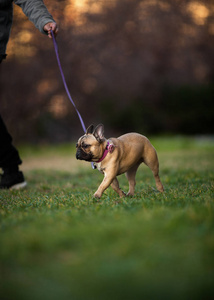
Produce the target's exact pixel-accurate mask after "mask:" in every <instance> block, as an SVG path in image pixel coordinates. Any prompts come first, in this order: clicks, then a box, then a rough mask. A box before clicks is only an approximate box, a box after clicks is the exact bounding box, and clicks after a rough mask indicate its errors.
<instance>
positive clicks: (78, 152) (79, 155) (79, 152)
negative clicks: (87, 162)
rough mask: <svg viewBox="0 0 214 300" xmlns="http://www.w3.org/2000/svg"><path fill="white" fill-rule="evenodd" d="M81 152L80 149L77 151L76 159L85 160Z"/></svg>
mask: <svg viewBox="0 0 214 300" xmlns="http://www.w3.org/2000/svg"><path fill="white" fill-rule="evenodd" d="M81 152H82V151H81V150H80V149H77V152H76V159H83V158H82V156H81Z"/></svg>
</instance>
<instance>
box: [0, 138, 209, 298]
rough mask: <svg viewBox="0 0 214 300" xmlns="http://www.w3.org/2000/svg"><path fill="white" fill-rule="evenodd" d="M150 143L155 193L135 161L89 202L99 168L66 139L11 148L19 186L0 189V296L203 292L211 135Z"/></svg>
mask: <svg viewBox="0 0 214 300" xmlns="http://www.w3.org/2000/svg"><path fill="white" fill-rule="evenodd" d="M151 141H152V143H153V145H154V146H155V148H156V149H157V151H158V155H159V161H160V176H161V180H162V183H163V185H164V187H165V192H164V194H160V193H157V192H156V191H155V182H154V179H153V176H152V173H151V171H150V170H149V169H148V168H147V167H146V166H143V165H142V166H141V167H140V168H139V170H138V173H137V185H136V195H135V196H134V197H132V198H128V197H126V198H123V199H122V200H121V201H120V202H119V200H120V198H118V196H117V195H116V193H115V192H114V191H113V190H112V189H111V188H109V189H108V190H107V191H106V192H105V193H104V195H103V196H102V198H101V200H100V202H96V201H95V200H94V199H93V197H92V195H93V193H94V192H95V190H96V188H97V186H98V185H99V183H100V182H101V180H102V174H100V173H99V172H98V171H97V170H92V169H91V166H90V163H86V162H81V161H76V159H75V148H74V145H62V146H58V147H50V146H43V147H39V146H37V147H30V146H23V147H21V148H20V150H21V154H22V159H23V161H24V163H23V165H22V170H23V171H24V172H25V177H26V180H27V181H28V187H27V189H25V190H23V191H0V228H1V231H0V299H2V300H13V299H14V300H19V299H21V300H22V299H23V300H25V299H26V300H37V299H40V300H43V299H46V300H49V299H52V300H55V299H60V300H64V299H75V300H92V299H99V300H116V299H117V300H120V299H122V300H125V299H127V300H128V299H130V300H132V299H146V300H147V299H148V300H149V299H164V300H165V299H182V300H184V299H188V300H189V299H191V300H192V299H203V300H204V299H213V297H214V296H213V295H214V140H212V139H202V138H200V139H194V138H184V137H173V138H153V139H151ZM119 181H120V185H121V187H122V189H123V190H124V191H128V184H127V181H126V178H125V176H123V175H122V176H120V177H119Z"/></svg>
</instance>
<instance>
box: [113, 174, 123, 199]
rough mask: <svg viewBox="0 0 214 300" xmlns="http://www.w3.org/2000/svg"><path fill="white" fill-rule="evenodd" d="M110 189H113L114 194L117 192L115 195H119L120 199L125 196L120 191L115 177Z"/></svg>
mask: <svg viewBox="0 0 214 300" xmlns="http://www.w3.org/2000/svg"><path fill="white" fill-rule="evenodd" d="M111 187H112V188H113V190H114V191H115V192H117V193H118V194H119V196H120V197H123V196H125V195H126V194H125V193H124V192H123V191H122V190H121V189H120V186H119V182H118V180H117V178H116V177H115V178H114V180H113V181H112V183H111Z"/></svg>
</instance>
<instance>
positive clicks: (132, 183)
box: [126, 163, 140, 196]
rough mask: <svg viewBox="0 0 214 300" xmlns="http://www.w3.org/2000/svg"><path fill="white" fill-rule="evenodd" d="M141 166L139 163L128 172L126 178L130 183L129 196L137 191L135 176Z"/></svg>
mask: <svg viewBox="0 0 214 300" xmlns="http://www.w3.org/2000/svg"><path fill="white" fill-rule="evenodd" d="M139 165H140V163H138V164H137V165H134V166H133V167H132V168H131V169H129V170H128V171H127V172H126V178H127V179H128V182H129V191H128V193H127V196H133V195H134V190H135V185H136V180H135V176H136V172H137V169H138V167H139Z"/></svg>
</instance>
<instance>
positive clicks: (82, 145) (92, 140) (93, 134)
mask: <svg viewBox="0 0 214 300" xmlns="http://www.w3.org/2000/svg"><path fill="white" fill-rule="evenodd" d="M103 134H104V128H103V125H102V124H100V125H98V126H97V127H96V128H95V129H94V126H93V125H91V126H89V128H88V129H87V130H86V133H85V134H84V135H83V136H82V137H80V138H79V140H78V142H77V144H76V149H77V151H76V158H77V159H80V160H85V161H90V162H96V161H98V160H99V159H100V157H102V153H103V147H104V146H103V143H104V142H105V138H104V135H103Z"/></svg>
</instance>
